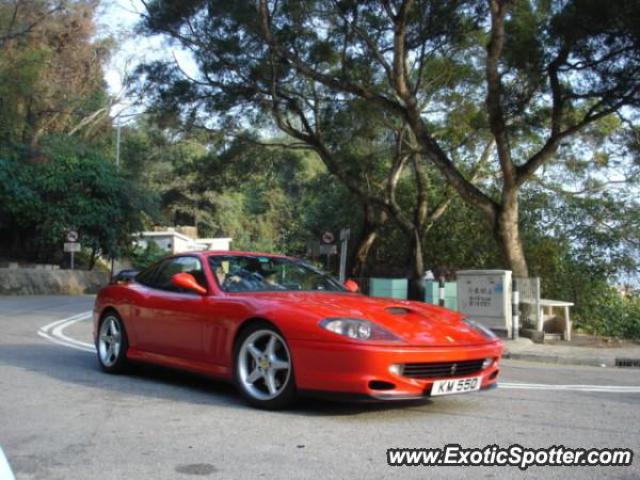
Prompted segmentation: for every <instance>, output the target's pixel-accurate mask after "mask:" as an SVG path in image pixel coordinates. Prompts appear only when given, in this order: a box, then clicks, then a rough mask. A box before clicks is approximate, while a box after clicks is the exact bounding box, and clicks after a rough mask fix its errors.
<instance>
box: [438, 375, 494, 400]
mask: <svg viewBox="0 0 640 480" xmlns="http://www.w3.org/2000/svg"><path fill="white" fill-rule="evenodd" d="M481 380H482V377H471V378H456V379H454V380H438V381H437V382H433V387H431V396H432V397H435V396H437V395H453V394H455V393H467V392H475V391H476V390H480V384H481V383H482V382H481Z"/></svg>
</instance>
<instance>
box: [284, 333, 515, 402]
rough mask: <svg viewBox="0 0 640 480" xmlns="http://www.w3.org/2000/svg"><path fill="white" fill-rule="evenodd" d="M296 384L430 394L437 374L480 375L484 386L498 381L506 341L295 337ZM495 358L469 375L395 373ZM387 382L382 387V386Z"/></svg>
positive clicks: (382, 395) (346, 393)
mask: <svg viewBox="0 0 640 480" xmlns="http://www.w3.org/2000/svg"><path fill="white" fill-rule="evenodd" d="M290 347H291V351H292V356H293V362H294V366H295V367H294V372H295V378H296V385H297V387H298V389H299V390H300V391H301V392H302V393H306V394H312V395H314V396H322V397H329V398H337V399H349V400H369V401H372V400H373V401H387V400H411V399H418V398H424V397H429V396H431V387H432V386H433V383H434V382H436V381H438V380H445V379H447V380H454V379H457V378H469V377H481V384H480V389H481V390H485V389H488V388H492V387H495V386H496V385H497V380H498V373H499V361H500V359H501V357H502V352H503V346H502V343H501V342H499V341H496V342H491V343H488V344H484V345H478V346H456V347H403V346H377V345H357V344H346V343H335V344H333V343H331V344H328V343H326V342H317V341H305V340H302V341H290ZM485 358H493V359H494V361H493V363H492V364H491V365H490V366H488V367H487V368H485V369H483V370H479V371H477V372H474V373H470V374H466V375H459V376H455V375H451V376H445V377H434V378H412V377H408V376H405V375H403V374H402V373H394V372H393V371H392V369H391V366H392V365H403V364H407V363H441V362H463V361H466V360H479V359H485ZM381 386H382V387H383V388H380V387H381Z"/></svg>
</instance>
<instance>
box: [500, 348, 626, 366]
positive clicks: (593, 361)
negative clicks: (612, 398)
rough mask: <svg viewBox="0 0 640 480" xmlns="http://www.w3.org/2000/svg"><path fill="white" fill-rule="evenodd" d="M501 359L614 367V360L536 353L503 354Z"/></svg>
mask: <svg viewBox="0 0 640 480" xmlns="http://www.w3.org/2000/svg"><path fill="white" fill-rule="evenodd" d="M503 358H507V359H509V360H524V361H527V362H537V363H555V364H558V365H582V366H589V367H615V366H616V365H615V359H613V358H603V357H589V358H585V357H578V358H575V357H563V356H560V355H549V354H538V353H520V352H509V351H507V352H505V353H504V355H503Z"/></svg>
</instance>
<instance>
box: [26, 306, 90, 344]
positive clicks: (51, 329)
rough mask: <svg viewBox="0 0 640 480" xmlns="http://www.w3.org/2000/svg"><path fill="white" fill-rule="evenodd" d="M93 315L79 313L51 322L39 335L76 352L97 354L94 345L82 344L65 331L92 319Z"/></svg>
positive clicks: (39, 331)
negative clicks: (78, 323) (75, 324)
mask: <svg viewBox="0 0 640 480" xmlns="http://www.w3.org/2000/svg"><path fill="white" fill-rule="evenodd" d="M91 314H92V312H91V310H89V311H88V312H82V313H78V314H76V315H73V316H71V317H67V318H63V319H62V320H56V321H55V322H51V323H49V324H47V325H45V326H44V327H42V328H41V329H40V330H38V335H40V336H41V337H42V338H46V339H47V340H49V341H50V342H53V343H55V344H58V345H62V346H65V347H69V348H75V349H76V350H81V351H83V352H89V353H95V351H96V348H95V346H94V345H93V344H91V343H87V342H81V341H80V340H76V339H73V338H71V337H68V336H67V335H65V334H64V330H65V329H66V328H68V327H70V326H71V325H73V324H74V323H77V322H81V321H83V320H87V319H89V318H91Z"/></svg>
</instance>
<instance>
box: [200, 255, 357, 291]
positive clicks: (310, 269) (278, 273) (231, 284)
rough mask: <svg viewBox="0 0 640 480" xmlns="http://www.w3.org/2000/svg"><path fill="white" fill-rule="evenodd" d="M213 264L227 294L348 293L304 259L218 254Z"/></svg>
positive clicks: (221, 286) (214, 257) (338, 283)
mask: <svg viewBox="0 0 640 480" xmlns="http://www.w3.org/2000/svg"><path fill="white" fill-rule="evenodd" d="M209 264H210V265H211V270H212V271H213V273H214V274H215V277H216V280H217V281H218V285H220V288H222V290H224V291H225V292H265V291H332V292H344V291H346V289H345V288H344V287H343V286H342V285H341V284H340V282H338V281H337V280H336V279H334V278H333V277H331V276H330V275H328V274H327V273H324V272H322V271H320V270H318V269H317V268H315V267H314V266H313V265H310V264H308V263H306V262H304V261H302V260H294V259H290V258H278V257H268V256H250V255H214V256H211V257H209Z"/></svg>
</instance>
